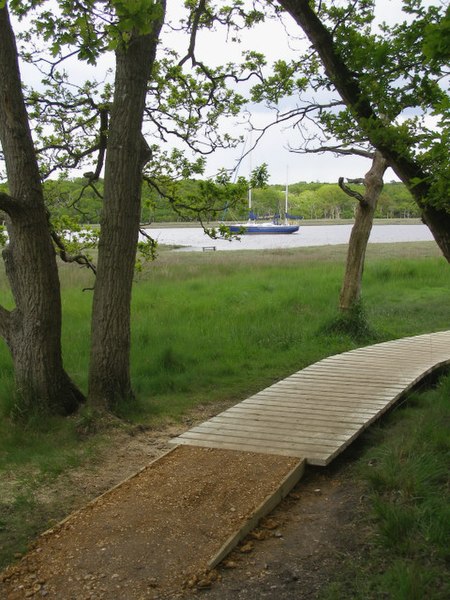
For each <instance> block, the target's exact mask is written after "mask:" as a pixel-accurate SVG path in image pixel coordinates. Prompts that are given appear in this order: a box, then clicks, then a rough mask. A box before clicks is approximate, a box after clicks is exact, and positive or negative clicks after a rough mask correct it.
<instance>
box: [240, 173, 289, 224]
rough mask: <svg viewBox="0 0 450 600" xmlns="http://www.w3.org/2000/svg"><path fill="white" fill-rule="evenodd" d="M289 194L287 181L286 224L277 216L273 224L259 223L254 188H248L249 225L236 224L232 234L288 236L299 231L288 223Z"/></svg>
mask: <svg viewBox="0 0 450 600" xmlns="http://www.w3.org/2000/svg"><path fill="white" fill-rule="evenodd" d="M288 193H289V186H288V182H287V181H286V190H285V199H284V222H283V223H280V222H279V217H278V216H275V217H274V219H273V220H272V221H271V222H266V223H258V222H257V217H256V215H255V214H254V212H253V210H252V188H251V187H249V188H248V214H249V218H248V221H247V223H236V224H235V225H230V226H229V229H230V233H238V234H240V235H243V234H245V235H252V234H253V235H254V234H257V235H261V234H270V235H273V234H279V233H283V234H288V233H296V232H297V231H298V230H299V226H298V225H290V224H289V223H288Z"/></svg>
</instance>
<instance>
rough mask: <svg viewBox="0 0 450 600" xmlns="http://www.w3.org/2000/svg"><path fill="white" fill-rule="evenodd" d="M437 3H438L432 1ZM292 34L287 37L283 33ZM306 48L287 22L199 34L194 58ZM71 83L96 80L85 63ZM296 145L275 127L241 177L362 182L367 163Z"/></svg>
mask: <svg viewBox="0 0 450 600" xmlns="http://www.w3.org/2000/svg"><path fill="white" fill-rule="evenodd" d="M435 1H436V0H435ZM180 4H181V3H180V2H178V1H176V0H168V7H169V10H170V11H171V12H170V16H172V17H173V16H176V13H177V11H178V10H179V7H180ZM377 6H378V12H379V14H380V16H381V17H382V18H383V19H384V18H386V19H388V18H389V19H390V20H392V19H393V18H394V17H395V16H396V15H398V14H399V13H400V6H401V2H400V0H377ZM285 28H286V29H287V30H288V32H289V33H290V34H291V36H290V37H289V36H288V35H287V34H286V29H285ZM170 44H171V45H174V46H177V45H178V46H179V48H178V50H179V52H180V53H181V54H182V53H183V51H184V48H186V47H187V40H186V38H184V39H183V38H182V37H181V36H180V35H179V34H176V35H172V36H171V39H170ZM305 47H306V42H305V41H304V39H302V32H301V31H300V28H299V27H298V26H297V25H296V24H295V23H294V22H293V21H292V19H291V18H290V17H289V16H285V18H284V25H281V24H280V23H279V22H275V21H272V22H268V23H266V24H264V25H259V26H257V27H256V28H254V29H253V30H251V31H248V32H246V33H245V35H244V36H243V40H242V43H241V44H240V45H237V44H234V43H231V42H230V41H229V40H228V39H227V37H226V32H225V31H217V32H215V33H209V34H203V35H202V37H200V38H199V40H198V48H197V50H196V52H197V55H198V56H199V57H200V58H201V59H203V60H205V62H207V64H214V63H216V64H222V63H224V62H229V61H233V60H236V61H238V60H239V57H240V53H241V51H242V50H243V49H248V48H251V49H253V50H256V51H259V52H263V53H264V54H265V55H266V56H267V58H268V62H269V63H270V62H272V61H273V60H276V59H279V58H285V59H289V58H290V57H293V56H296V55H297V56H298V52H299V51H300V50H301V49H304V48H305ZM112 66H113V59H112V57H111V56H110V57H109V58H105V59H103V60H102V61H101V63H99V64H98V65H97V69H96V70H95V74H96V76H97V77H98V78H99V79H101V78H102V75H101V73H102V72H104V71H105V70H106V69H107V68H108V67H112ZM71 69H72V70H73V73H74V77H75V78H78V80H79V81H80V83H81V81H82V80H83V78H85V77H90V76H93V75H94V71H92V70H91V69H89V67H87V66H86V65H85V64H84V63H82V64H78V65H77V64H75V63H72V67H71ZM23 78H24V80H25V81H26V82H28V83H29V82H30V80H33V79H34V80H36V76H35V75H34V74H33V72H32V70H31V69H30V67H28V66H23ZM294 102H295V100H292V104H289V103H287V104H286V106H285V107H284V108H291V107H292V106H293V103H294ZM248 110H249V111H250V112H251V113H252V121H253V122H254V123H255V124H256V125H258V126H263V125H265V124H267V123H269V122H270V120H271V118H272V116H271V114H270V113H269V112H268V111H267V110H266V109H265V108H264V107H263V106H248ZM229 126H231V127H232V129H233V132H234V133H240V134H242V135H246V127H245V124H244V119H243V118H242V117H239V118H236V119H234V120H233V122H232V123H231V124H230V125H229ZM299 143H300V140H299V136H298V133H296V132H295V131H293V130H292V128H291V127H290V126H289V125H284V126H282V127H281V126H278V127H273V128H271V129H270V132H269V133H268V134H267V135H265V136H264V138H263V139H262V140H261V141H260V142H259V143H258V145H257V147H256V149H255V150H254V151H253V152H252V156H251V159H250V158H248V157H247V158H246V159H244V160H243V161H242V164H241V167H240V171H239V174H242V175H247V174H248V172H249V170H250V167H251V166H253V167H255V166H256V165H259V164H261V163H263V162H264V163H267V164H268V168H269V173H270V182H271V183H283V184H284V183H286V179H287V173H288V174H289V175H288V178H289V181H290V182H291V183H294V182H297V181H323V182H336V181H337V179H338V178H339V177H340V176H344V177H352V178H354V177H361V176H363V175H364V173H365V172H366V171H367V170H368V169H369V167H370V162H369V161H368V160H367V159H363V158H360V157H336V156H334V155H332V154H322V155H316V154H315V155H305V154H295V153H292V152H289V150H288V148H289V147H296V146H298V145H299ZM241 155H242V148H239V149H236V150H231V151H220V152H217V153H215V154H214V155H213V156H211V157H209V158H208V161H207V175H213V174H214V173H215V172H217V170H218V169H220V168H227V169H230V168H233V167H234V166H235V165H236V162H237V161H238V159H239V158H240V156H241ZM391 179H395V175H394V173H393V172H392V171H391V170H389V171H388V173H387V176H386V180H387V181H389V180H391Z"/></svg>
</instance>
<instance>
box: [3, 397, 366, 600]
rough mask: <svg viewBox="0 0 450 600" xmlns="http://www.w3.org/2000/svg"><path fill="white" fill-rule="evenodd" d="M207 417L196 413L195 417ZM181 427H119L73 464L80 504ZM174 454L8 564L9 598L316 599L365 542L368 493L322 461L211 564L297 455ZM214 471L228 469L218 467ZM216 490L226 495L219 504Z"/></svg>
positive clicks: (131, 468)
mask: <svg viewBox="0 0 450 600" xmlns="http://www.w3.org/2000/svg"><path fill="white" fill-rule="evenodd" d="M213 410H214V409H213ZM208 412H209V410H208ZM204 418H205V414H203V413H202V414H200V415H196V416H194V417H193V419H191V422H189V423H187V425H191V423H192V421H194V422H195V421H196V420H201V419H204ZM183 428H185V427H183V426H181V427H170V428H165V429H163V430H159V431H156V432H155V431H136V432H134V435H133V436H129V435H128V440H127V439H126V437H127V436H126V435H125V436H124V435H122V434H118V437H119V438H120V439H121V443H117V444H115V445H113V447H112V448H110V451H109V452H108V453H106V454H105V456H104V460H103V461H100V462H99V464H98V466H97V468H96V469H95V470H94V471H92V472H86V471H83V469H79V470H77V471H74V472H73V473H71V475H70V479H71V481H72V488H73V489H72V493H74V494H78V495H79V497H80V501H79V502H80V504H83V502H81V498H83V497H84V496H87V498H89V497H92V496H96V495H98V493H101V492H103V491H104V489H105V488H109V487H111V486H112V485H114V484H116V483H117V480H118V479H119V480H120V479H123V478H124V477H125V476H128V475H130V473H132V472H135V471H136V470H137V469H138V468H140V467H142V466H143V465H144V464H146V463H147V464H148V462H149V459H150V458H151V457H152V456H154V455H158V454H159V453H162V452H164V451H165V450H166V449H167V447H166V441H167V439H169V438H170V437H172V436H173V435H176V434H177V433H178V432H179V429H183ZM168 457H170V460H169V463H170V464H169V467H170V468H169V472H170V473H171V475H170V477H168V470H167V463H166V464H165V465H164V469H163V468H161V469H159V467H153V468H152V469H145V470H144V471H143V472H142V473H141V474H140V475H139V476H138V477H136V478H134V479H133V480H131V482H133V483H131V482H130V484H128V485H125V486H121V487H120V488H117V491H116V492H115V493H113V494H108V495H106V496H104V497H103V499H102V500H101V501H100V502H96V503H94V504H93V505H91V506H90V507H88V508H87V509H83V510H82V511H81V512H80V513H78V514H76V515H75V517H72V518H71V519H69V520H68V521H66V522H65V523H64V525H63V526H62V527H60V528H57V529H56V530H55V531H54V532H53V533H52V534H51V535H50V536H45V537H44V538H40V539H38V540H37V543H36V544H35V547H34V549H33V550H32V552H31V553H29V554H28V555H27V556H26V557H24V559H22V561H21V562H19V563H18V565H16V566H13V567H11V568H9V569H7V570H6V571H5V572H4V573H3V574H2V576H1V578H0V597H2V598H3V597H5V598H7V599H8V600H16V599H19V598H40V597H47V598H58V599H60V598H61V599H62V598H64V600H66V599H67V600H68V599H74V600H87V599H88V598H91V599H94V598H95V599H97V598H98V599H99V600H100V599H111V600H112V599H119V600H120V599H123V600H134V599H137V598H153V599H163V598H176V597H181V596H184V597H186V598H197V597H198V594H199V593H201V594H202V595H203V596H204V597H205V598H207V599H208V600H209V599H211V600H226V599H228V598H229V599H230V600H231V598H233V599H235V598H242V599H244V598H245V599H246V600H251V599H252V598H254V599H255V600H256V599H257V598H273V599H274V600H275V599H277V600H278V599H280V598H281V599H284V598H286V599H287V598H296V599H299V598H316V597H317V593H318V590H319V589H320V587H321V586H323V584H324V583H325V582H326V581H327V580H328V579H330V578H332V576H333V573H334V572H335V570H336V569H337V568H339V562H340V557H341V556H342V553H354V552H357V551H358V548H359V546H360V541H359V532H358V528H357V526H356V521H355V515H357V511H358V502H359V496H360V494H359V492H358V491H357V490H355V489H354V487H353V486H352V485H351V483H350V482H349V481H347V480H346V478H345V477H344V478H341V477H340V476H339V473H336V470H335V469H334V470H330V469H327V470H323V471H321V472H319V471H317V470H314V471H310V472H309V473H308V475H307V477H306V479H305V480H302V481H301V482H300V484H299V485H298V486H297V488H296V490H295V491H294V492H293V493H292V494H290V496H289V497H288V498H287V499H286V500H285V501H284V502H283V503H282V504H281V505H280V507H279V508H278V509H276V511H275V512H274V514H273V515H272V516H271V517H270V518H269V519H266V520H265V521H264V522H263V523H262V527H260V528H259V529H258V530H255V531H254V532H253V534H251V535H250V536H249V538H248V539H247V540H245V541H244V543H243V544H241V546H240V549H238V550H237V551H235V552H234V553H233V554H232V555H231V556H230V557H229V558H228V559H227V560H226V561H224V563H222V565H221V566H220V567H219V568H218V569H217V570H216V571H215V572H213V573H212V574H205V573H204V572H203V571H204V565H205V560H207V559H208V558H210V557H211V555H212V554H213V551H214V548H216V547H217V544H218V543H219V547H220V545H221V544H222V543H223V542H224V541H225V539H226V537H227V536H228V535H229V534H231V533H233V531H234V530H235V529H236V526H237V525H238V524H239V523H240V522H242V520H243V519H245V517H246V515H247V514H249V512H251V511H252V510H253V509H254V507H255V506H256V505H257V504H259V502H260V501H261V499H262V497H264V496H265V495H267V493H268V492H269V491H270V489H271V487H272V486H273V481H274V480H277V479H279V477H282V476H283V474H285V473H286V472H287V471H288V470H289V469H290V468H291V467H292V460H290V459H286V458H285V457H268V456H265V455H251V454H248V455H244V456H242V454H241V453H234V452H231V453H229V452H226V451H225V452H224V451H210V450H205V449H202V450H200V449H198V451H196V449H193V448H189V449H184V448H179V449H177V451H176V452H174V453H171V454H170V455H168ZM188 457H189V458H188ZM231 457H233V458H231ZM163 463H164V461H162V462H161V461H157V462H156V463H155V465H158V464H161V465H162V464H163ZM208 472H209V473H210V475H208V474H207V473H208ZM217 472H220V473H221V475H222V477H220V478H219V479H217V477H216V478H214V477H213V474H217ZM205 473H206V477H205ZM149 475H151V477H150V479H148V476H149ZM155 481H157V484H155ZM217 481H219V482H221V483H222V487H221V488H217ZM208 482H209V483H208ZM261 482H263V483H264V485H261ZM66 486H67V481H66ZM55 488H56V489H57V488H58V485H56V486H55ZM60 489H61V485H60ZM80 490H82V491H83V493H81V492H80ZM52 493H55V490H47V494H48V495H51V494H52ZM155 494H156V495H157V496H158V498H159V500H158V502H157V504H158V506H159V507H160V508H159V509H158V510H152V511H151V514H150V512H148V513H145V512H144V511H143V510H142V506H143V502H144V501H147V500H148V497H149V496H151V495H153V496H155ZM211 497H215V498H219V499H220V504H221V508H220V510H218V509H217V504H215V503H212V504H211V502H210V500H209V499H210V498H211ZM153 506H155V504H153ZM174 507H175V514H177V513H178V516H179V518H178V519H174V518H173V515H174ZM193 509H195V510H193ZM169 513H170V515H171V517H170V522H168V520H167V514H169ZM174 521H175V522H174ZM80 525H81V527H80ZM149 531H152V539H153V544H152V545H150V544H149V542H148V532H149ZM119 539H120V540H121V541H120V544H118V540H119ZM205 557H206V558H205Z"/></svg>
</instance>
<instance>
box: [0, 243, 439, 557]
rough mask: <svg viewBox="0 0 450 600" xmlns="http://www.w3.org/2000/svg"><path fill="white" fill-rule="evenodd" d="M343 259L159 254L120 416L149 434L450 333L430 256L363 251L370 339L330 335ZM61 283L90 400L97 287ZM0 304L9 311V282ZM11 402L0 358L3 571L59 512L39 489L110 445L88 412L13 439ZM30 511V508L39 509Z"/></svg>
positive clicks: (340, 250)
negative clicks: (331, 365)
mask: <svg viewBox="0 0 450 600" xmlns="http://www.w3.org/2000/svg"><path fill="white" fill-rule="evenodd" d="M344 259H345V247H344V246H334V247H325V248H299V249H295V250H287V251H276V250H273V251H264V252H244V253H242V252H227V253H225V252H224V253H220V252H217V253H185V252H180V253H173V252H168V251H164V249H162V251H161V255H160V258H159V259H158V261H156V262H155V263H152V264H151V265H148V266H147V267H146V268H145V269H144V270H143V272H142V273H140V274H139V275H138V276H137V281H136V285H135V288H134V293H133V305H132V310H133V317H132V342H133V349H132V377H133V382H134V388H135V391H136V394H137V397H138V402H137V403H136V404H134V405H132V406H127V407H124V409H123V411H122V412H121V415H120V416H121V417H123V418H125V419H126V420H127V421H131V422H134V423H139V424H141V423H142V424H150V425H151V424H155V423H160V422H164V421H167V420H171V419H179V418H181V416H182V415H183V414H185V413H186V412H187V411H188V410H189V409H191V408H192V407H195V406H196V405H199V404H205V403H208V402H217V401H222V400H225V401H227V402H230V403H232V402H238V401H239V400H241V399H243V398H245V397H247V396H248V395H250V394H252V393H254V392H256V391H258V390H259V389H262V388H264V387H266V386H268V385H270V384H271V383H273V382H274V381H276V380H279V379H281V378H283V377H285V376H287V375H289V374H291V373H292V372H294V371H297V370H299V369H301V368H303V367H305V366H307V365H308V364H311V363H313V362H316V361H318V360H320V359H321V358H323V357H325V356H328V355H331V354H335V353H338V352H342V351H346V350H349V349H352V348H354V347H357V346H359V345H365V344H368V343H371V340H372V339H373V338H372V337H371V336H372V334H373V333H374V335H376V339H377V340H379V341H382V340H384V339H392V338H396V337H403V336H407V335H416V334H421V333H426V332H429V331H436V330H442V329H447V328H448V324H449V317H450V308H449V305H448V290H449V289H450V272H449V269H448V265H447V264H446V263H445V261H444V260H443V259H442V258H441V257H439V255H438V252H437V250H436V248H435V246H434V245H433V244H431V243H417V244H392V245H384V244H377V245H371V246H369V252H368V258H367V265H366V271H365V277H364V283H363V302H364V311H365V312H364V317H365V320H366V322H367V323H368V324H369V325H370V328H371V329H370V331H369V333H370V335H369V334H368V333H367V332H365V333H364V331H363V332H362V333H361V331H359V334H358V337H355V335H353V334H352V333H351V332H348V331H344V330H332V329H329V330H327V329H326V326H327V324H329V323H330V322H331V321H333V320H335V319H336V316H337V306H338V293H339V287H340V284H341V278H342V275H343V264H344ZM61 281H62V289H63V310H64V327H63V350H64V360H65V364H66V367H67V370H68V371H69V373H70V374H71V376H72V377H73V378H74V380H75V381H76V382H77V384H78V385H79V386H81V388H82V389H84V390H86V385H87V368H88V359H89V331H90V323H89V314H90V306H91V301H92V292H91V291H83V288H87V287H91V286H92V278H91V275H90V274H89V273H88V272H87V271H85V270H80V269H76V268H73V266H72V267H69V266H67V265H62V266H61ZM0 301H1V302H2V303H4V304H5V305H7V306H11V298H10V296H9V293H8V291H7V287H6V283H5V281H4V277H3V279H1V278H0ZM13 389H14V386H13V381H12V370H11V361H10V358H9V355H8V352H7V350H6V347H2V348H0V417H1V419H0V498H1V499H0V565H2V564H5V563H7V562H8V561H10V560H11V557H12V556H13V554H14V552H18V551H21V550H20V549H21V547H22V545H23V540H26V539H29V538H30V537H32V536H33V535H34V534H35V533H36V532H37V531H39V530H42V529H45V527H46V526H47V525H48V518H50V517H49V515H53V512H56V513H57V512H58V510H61V508H59V509H58V508H55V510H54V511H52V510H50V511H48V514H47V517H45V518H44V517H43V515H42V514H41V513H40V510H39V509H38V503H37V501H36V500H35V496H36V490H38V489H40V486H42V485H44V484H45V482H46V481H50V480H52V479H54V478H55V477H58V476H59V474H60V473H63V472H65V471H67V470H68V469H70V468H72V467H73V466H75V465H77V464H81V463H84V462H86V461H89V460H92V459H93V457H94V456H95V453H96V447H97V446H96V444H98V443H100V442H102V441H103V442H104V441H105V436H103V437H102V435H101V434H91V435H86V432H91V431H92V430H93V429H94V430H95V427H93V416H92V415H91V414H90V413H89V411H88V410H86V409H84V410H83V411H82V412H81V413H80V414H79V415H77V416H76V417H73V418H71V419H56V418H55V419H51V420H49V421H47V422H44V423H42V422H41V423H34V424H30V425H29V427H28V428H27V429H25V430H23V429H20V428H18V427H17V426H15V425H14V424H13V423H11V422H10V420H9V417H8V415H9V411H10V410H11V407H12V405H13V397H14V394H13ZM27 502H32V503H33V502H35V504H34V505H33V506H34V508H33V509H32V510H31V509H30V506H27ZM39 506H40V505H39ZM383 510H386V511H387V510H388V509H387V508H384V505H381V504H380V507H379V511H380V514H381V512H382V511H383ZM21 514H22V515H23V518H22V519H21V518H20V515H21ZM411 514H412V516H415V513H414V512H413V513H411ZM427 514H428V515H430V511H428V513H427ZM33 515H34V516H33ZM25 517H26V518H25ZM51 518H53V517H51ZM402 518H403V517H402ZM405 518H406V517H405ZM411 518H412V517H411ZM380 519H381V516H380ZM392 520H393V521H395V515H394V516H393V517H392ZM386 522H387V519H386ZM401 525H402V524H401V523H399V526H401ZM386 527H387V525H386ZM430 527H431V526H430ZM14 540H15V541H14Z"/></svg>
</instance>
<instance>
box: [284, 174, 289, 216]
mask: <svg viewBox="0 0 450 600" xmlns="http://www.w3.org/2000/svg"><path fill="white" fill-rule="evenodd" d="M288 196H289V165H286V187H285V190H284V224H285V225H287V224H288V218H287V215H288Z"/></svg>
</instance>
